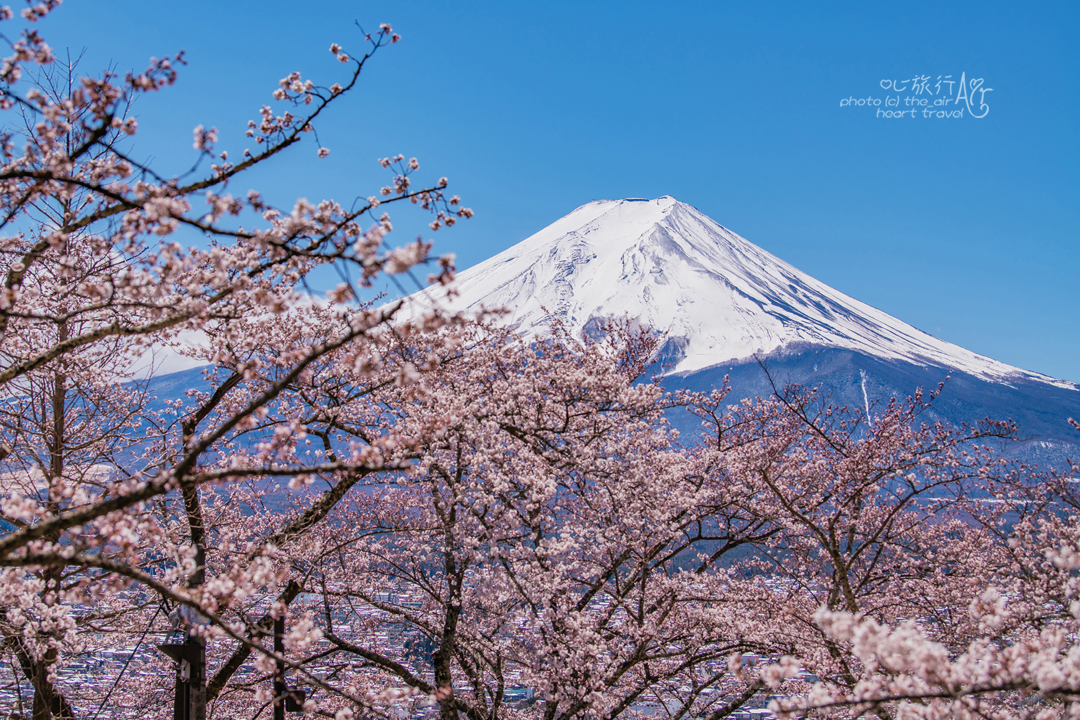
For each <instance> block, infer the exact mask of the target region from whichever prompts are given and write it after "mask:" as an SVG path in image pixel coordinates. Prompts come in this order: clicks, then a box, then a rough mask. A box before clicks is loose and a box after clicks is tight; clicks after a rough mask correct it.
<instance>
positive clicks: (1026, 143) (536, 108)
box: [42, 0, 1080, 381]
mask: <svg viewBox="0 0 1080 720" xmlns="http://www.w3.org/2000/svg"><path fill="white" fill-rule="evenodd" d="M354 21H359V22H360V23H361V24H362V25H364V26H365V27H370V28H374V27H375V26H377V25H378V23H380V22H390V23H392V24H393V25H394V29H395V30H396V31H398V32H400V33H401V35H402V36H403V40H402V42H400V43H399V44H397V45H395V46H392V47H389V48H386V49H385V51H381V52H380V53H379V55H377V56H376V58H375V59H374V61H373V62H372V63H371V65H370V66H369V67H368V68H367V69H366V71H365V77H364V79H363V85H362V88H361V89H360V91H359V92H357V93H356V94H355V96H353V97H352V98H351V99H350V100H349V101H348V104H347V105H346V107H345V108H343V109H339V111H338V113H337V114H335V115H334V116H333V117H331V118H328V120H327V121H325V122H323V123H322V124H321V125H320V126H319V134H320V139H321V141H322V143H323V144H324V145H326V146H327V147H329V148H330V149H331V155H330V157H328V158H326V159H325V160H318V159H316V158H315V157H314V148H313V147H312V148H306V149H301V151H300V153H298V154H293V155H292V156H291V157H289V158H287V159H285V161H284V162H282V163H281V164H279V165H278V166H277V167H276V168H275V170H274V172H272V173H265V174H263V175H262V176H260V177H259V178H258V186H259V187H260V188H261V189H264V190H267V191H268V192H267V194H268V195H269V196H270V197H271V198H273V199H275V200H277V201H280V202H288V201H291V199H293V198H295V197H298V196H304V197H307V198H309V199H313V200H314V199H317V198H322V197H334V198H336V199H340V200H347V199H351V198H352V197H353V196H355V195H363V196H367V195H370V194H372V192H373V189H374V188H376V187H379V186H380V185H382V184H385V177H384V174H385V171H382V170H380V168H379V167H378V166H377V164H376V163H375V159H376V158H377V157H381V156H385V155H391V154H395V153H398V152H400V153H404V154H405V155H406V156H413V155H415V156H417V157H419V158H420V161H421V169H422V171H424V172H425V173H426V175H425V177H430V178H435V177H438V176H440V175H446V176H448V177H449V178H450V180H451V184H452V187H451V189H452V190H453V191H454V192H457V193H459V194H460V195H461V196H462V198H463V199H464V201H465V204H467V205H469V206H470V207H472V208H473V209H474V210H475V211H476V217H475V218H474V219H473V220H471V221H469V222H467V223H463V224H460V225H458V226H457V227H455V228H454V229H452V230H451V231H449V232H439V233H438V234H436V235H435V240H436V248H437V250H438V251H442V252H454V253H456V254H457V256H458V264H459V267H467V266H469V265H472V264H475V263H476V262H479V261H480V260H483V259H484V258H486V257H489V256H490V255H493V254H494V253H496V252H498V251H500V250H502V249H504V248H506V247H509V246H510V245H512V244H514V243H516V242H518V241H520V240H522V239H524V238H525V237H527V236H528V235H531V234H532V233H534V232H536V231H537V230H539V229H541V228H542V227H544V226H545V225H548V224H549V223H551V222H553V221H554V220H556V219H558V218H559V217H561V216H562V215H565V214H566V213H568V212H570V211H571V210H573V209H574V208H575V207H577V206H579V205H582V204H584V203H586V202H589V201H590V200H594V199H599V198H619V197H650V198H651V197H657V196H660V195H674V196H675V197H676V198H678V199H680V200H683V201H685V202H688V203H690V204H692V205H694V206H695V207H697V208H699V209H700V210H702V211H703V212H705V213H706V214H708V215H710V216H711V217H713V218H714V219H715V220H717V221H718V222H720V223H721V224H723V225H725V226H727V227H729V228H731V229H732V230H734V231H735V232H737V233H739V234H740V235H742V236H744V237H745V238H747V239H748V240H750V241H751V242H754V243H756V244H757V245H759V246H761V247H763V248H765V249H766V250H768V251H770V252H772V253H774V254H775V255H778V256H779V257H781V258H783V259H784V260H787V261H788V262H791V263H792V264H794V265H795V266H797V267H799V268H800V269H802V270H804V271H806V272H808V273H810V274H811V275H813V276H815V277H817V278H818V279H820V280H822V281H824V282H826V283H828V284H830V285H832V286H833V287H835V288H837V289H839V290H841V291H843V292H845V293H848V294H849V295H852V296H853V297H856V298H858V299H860V300H862V301H864V302H867V303H869V304H871V305H874V306H876V307H878V308H881V309H882V310H885V311H886V312H889V313H891V314H892V315H895V316H897V317H899V318H900V319H902V320H905V321H907V322H909V323H911V324H913V325H915V326H916V327H919V328H921V329H923V330H925V331H927V332H930V333H932V334H934V335H936V336H938V337H941V338H943V339H945V340H948V341H950V342H954V343H957V344H959V345H962V346H964V347H967V348H969V349H971V350H973V351H975V352H979V353H982V354H984V355H989V356H990V357H993V358H995V359H997V360H1000V361H1002V362H1006V363H1009V364H1012V365H1017V366H1019V367H1022V368H1025V369H1029V370H1035V371H1039V372H1044V373H1047V374H1050V375H1053V376H1056V377H1061V378H1066V379H1070V380H1075V381H1080V310H1078V307H1080V305H1078V297H1077V296H1078V292H1080V132H1078V130H1080V49H1078V47H1080V45H1078V44H1077V43H1076V42H1075V38H1076V37H1078V36H1080V4H1077V3H1073V2H1056V3H1055V2H1043V3H1031V4H1020V3H993V2H968V3H947V2H946V3H937V2H922V3H920V2H906V3H900V2H892V3H862V2H858V3H857V2H850V3H839V2H833V3H830V2H821V3H805V2H788V3H779V2H775V3H767V4H766V3H745V2H743V3H727V2H700V3H679V4H675V5H664V6H661V5H660V4H659V3H639V2H593V3H582V2H558V1H554V0H547V1H545V2H538V3H506V2H461V3H446V2H427V1H426V0H409V1H408V2H330V1H328V2H311V3H307V4H297V3H293V2H289V3H285V2H276V1H275V0H265V1H264V2H261V3H252V2H240V1H235V2H234V1H230V2H222V1H221V0H218V1H217V2H204V1H203V0H186V1H185V2H183V3H168V4H167V3H157V2H145V0H144V1H141V2H136V1H128V2H121V1H120V0H66V2H65V3H64V6H63V7H62V8H61V9H60V10H59V11H58V12H57V13H56V14H55V15H54V16H52V17H50V18H49V19H48V20H47V21H46V23H45V24H44V27H43V28H42V30H43V32H44V33H45V35H46V37H47V38H48V39H49V41H50V43H51V44H52V45H53V46H54V47H56V48H60V49H63V48H70V49H71V50H72V51H73V52H78V51H80V50H81V49H82V48H86V54H85V57H84V59H83V64H82V67H83V69H85V70H87V71H96V70H98V69H99V68H101V67H103V66H105V65H108V64H112V65H114V66H115V67H116V68H117V69H119V70H127V69H130V68H141V67H142V66H144V65H145V62H146V60H147V58H148V57H150V56H151V55H156V56H161V55H164V54H171V53H174V52H175V51H177V50H180V49H185V50H186V51H187V57H188V61H189V65H188V66H187V67H186V68H184V69H183V71H182V74H181V78H180V80H179V82H178V84H177V86H176V87H174V88H172V89H170V90H168V91H166V92H165V93H163V94H161V95H160V96H156V97H153V98H149V99H147V100H146V101H145V102H143V103H142V104H141V105H140V107H138V108H136V114H137V115H138V116H139V119H140V133H139V135H138V138H137V143H138V144H137V150H138V151H139V152H141V153H142V154H144V155H145V156H147V157H153V158H155V159H156V160H157V161H159V162H160V163H161V164H162V165H163V166H164V167H166V168H171V169H174V170H175V171H177V172H179V171H182V170H183V169H185V167H186V164H187V163H189V162H190V160H191V152H192V150H191V129H192V127H193V126H195V125H196V124H200V123H202V124H205V125H207V126H210V125H214V126H217V127H218V128H219V130H220V131H221V135H222V142H221V143H220V145H221V146H222V147H226V148H230V149H233V150H234V151H237V150H241V149H242V148H243V147H244V146H245V145H244V142H243V141H244V138H243V136H242V133H243V129H244V126H245V125H246V122H247V120H248V119H249V118H251V117H254V116H255V115H256V112H257V109H258V107H259V106H260V105H262V104H264V103H266V102H268V100H269V93H270V92H271V91H272V90H273V89H274V87H275V86H276V83H277V80H278V79H279V78H280V77H282V76H283V75H286V74H287V73H288V72H290V71H291V70H294V69H296V70H300V71H301V72H303V73H304V74H305V75H306V76H311V77H313V78H314V79H316V80H317V81H321V82H324V83H325V84H330V83H332V82H334V81H336V80H338V79H340V76H341V74H342V68H341V66H339V65H338V64H337V63H336V62H335V61H334V60H333V58H332V56H331V55H330V54H329V53H328V52H327V48H328V47H329V45H330V43H331V42H339V43H341V44H343V45H344V46H346V47H347V48H349V47H354V48H360V47H361V45H362V39H361V36H360V32H359V30H358V29H357V28H356V26H355V25H354ZM961 73H963V74H965V78H982V79H983V88H992V91H990V92H987V93H986V94H985V95H984V96H983V98H984V99H985V102H986V103H987V105H988V106H989V108H990V110H989V112H988V113H987V114H986V116H985V117H983V118H979V119H976V118H973V117H970V116H965V117H962V118H959V119H957V118H944V119H939V118H923V117H915V118H912V117H910V115H905V116H904V117H903V118H899V119H896V118H877V117H875V114H876V112H875V110H874V109H871V108H867V107H841V100H842V99H843V98H849V97H855V98H866V97H874V98H878V99H881V98H884V97H885V96H887V95H890V94H891V95H894V96H899V97H901V101H903V98H904V97H917V96H916V95H915V94H914V93H913V92H912V90H911V88H910V84H909V85H908V86H905V87H907V89H906V90H905V92H903V93H889V92H886V90H885V89H883V88H882V87H881V82H882V80H898V81H900V80H910V79H912V78H913V77H916V76H918V77H924V76H928V77H929V79H930V85H931V86H932V85H933V84H934V83H935V82H936V80H937V78H938V76H945V75H952V76H953V77H952V80H953V81H954V82H956V81H958V80H959V78H960V75H961ZM953 87H954V88H955V86H953ZM941 93H942V91H941V90H939V93H938V95H936V96H935V95H933V94H932V93H930V92H929V91H927V92H924V93H922V94H921V97H922V98H923V99H927V98H929V99H930V101H931V102H932V101H933V99H934V98H935V97H944V95H942V94H941ZM899 109H900V110H904V109H905V108H904V107H900V108H899ZM342 110H343V111H342ZM246 189H247V188H234V190H235V191H238V192H243V191H244V190H246ZM395 223H396V225H397V226H398V227H399V228H400V229H401V232H400V235H399V236H398V238H397V239H398V240H399V241H401V242H406V241H408V240H410V239H412V237H414V236H415V234H416V233H417V232H420V231H421V230H423V229H425V228H424V227H423V226H422V225H421V224H419V223H410V222H408V221H407V219H406V217H405V216H404V215H396V216H395ZM428 234H430V233H428Z"/></svg>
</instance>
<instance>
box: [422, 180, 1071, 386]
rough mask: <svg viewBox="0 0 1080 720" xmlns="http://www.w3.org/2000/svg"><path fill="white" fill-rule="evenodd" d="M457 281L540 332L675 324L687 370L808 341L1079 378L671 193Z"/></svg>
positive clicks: (504, 255) (602, 204) (1002, 377)
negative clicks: (888, 297)
mask: <svg viewBox="0 0 1080 720" xmlns="http://www.w3.org/2000/svg"><path fill="white" fill-rule="evenodd" d="M456 287H457V289H458V291H459V293H460V294H459V295H458V296H457V297H456V298H454V299H453V300H452V301H450V302H449V303H448V305H449V307H450V308H451V309H453V310H478V309H480V308H481V307H486V308H496V307H504V308H507V309H508V310H510V311H511V312H510V314H509V315H508V316H507V322H509V323H511V324H513V325H514V326H516V327H518V328H519V329H520V330H521V331H522V332H526V333H529V334H534V333H537V332H542V331H543V329H544V328H545V327H546V326H547V324H548V323H549V322H550V320H551V319H552V318H553V317H558V318H560V319H561V320H562V321H563V322H564V323H565V324H566V326H567V327H569V328H570V329H571V330H573V331H574V332H575V333H581V332H582V331H584V330H587V329H588V327H589V325H590V321H593V322H595V321H594V318H596V319H600V318H612V317H622V316H624V315H628V316H629V317H630V318H633V319H636V320H637V321H638V322H640V323H641V324H643V325H646V326H648V327H651V328H653V329H655V330H657V331H661V332H666V333H667V337H668V340H667V343H668V344H667V346H666V352H667V354H668V356H669V357H672V358H673V359H674V360H677V362H676V364H675V367H674V369H673V371H672V372H674V373H679V374H686V373H692V372H696V371H698V370H702V369H704V368H707V367H710V366H713V365H717V364H719V363H723V362H730V361H732V360H740V359H746V358H750V357H753V356H754V355H755V354H763V355H767V354H771V353H774V352H775V351H777V350H781V349H783V348H785V347H788V346H791V345H792V344H793V343H799V344H800V345H802V344H810V345H815V346H825V347H838V348H847V349H851V350H856V351H860V352H863V353H867V354H869V355H873V356H877V357H880V358H883V359H887V360H901V361H906V362H911V363H915V364H917V365H923V366H938V367H944V368H948V369H956V370H960V371H963V372H966V373H969V374H971V375H974V376H977V377H981V378H983V379H986V380H991V381H994V382H1005V383H1008V382H1010V381H1011V380H1019V379H1021V378H1026V379H1029V380H1038V381H1042V382H1046V383H1050V384H1053V385H1056V386H1059V387H1064V388H1069V389H1078V388H1080V386H1077V385H1075V384H1073V383H1069V382H1065V381H1060V380H1055V379H1053V378H1050V377H1047V376H1045V375H1039V374H1037V373H1031V372H1027V371H1024V370H1020V369H1017V368H1014V367H1010V366H1008V365H1005V364H1002V363H999V362H997V361H995V360H992V359H990V358H987V357H983V356H981V355H976V354H975V353H972V352H969V351H968V350H965V349H964V348H961V347H958V346H956V345H953V344H951V343H947V342H944V341H942V340H939V339H937V338H935V337H933V336H931V335H928V334H927V333H924V332H922V331H920V330H917V329H916V328H914V327H912V326H910V325H908V324H907V323H904V322H901V321H900V320H897V319H896V318H894V317H892V316H890V315H888V314H886V313H884V312H881V311H880V310H877V309H875V308H873V307H870V306H869V305H866V304H865V303H861V302H859V301H858V300H855V299H853V298H850V297H848V296H847V295H844V294H843V293H841V292H838V291H836V290H834V289H832V288H830V287H829V286H827V285H825V284H824V283H821V282H819V281H817V280H815V279H814V278H812V277H810V276H809V275H807V274H806V273H803V272H801V271H799V270H797V269H796V268H794V267H792V266H791V265H789V264H788V263H786V262H784V261H783V260H780V259H779V258H777V257H775V256H773V255H771V254H769V253H767V252H765V251H764V250H762V249H761V248H759V247H757V246H755V245H753V244H752V243H750V242H748V241H746V240H744V239H743V238H741V237H739V236H738V235H736V234H735V233H733V232H731V231H730V230H728V229H727V228H725V227H723V226H721V225H719V224H718V223H716V222H715V221H713V220H712V219H711V218H709V217H707V216H705V215H704V214H702V213H701V212H699V211H698V210H696V209H695V208H693V207H691V206H689V205H687V204H685V203H681V202H679V201H677V200H676V199H675V198H672V197H667V196H666V197H662V198H657V199H656V200H600V201H596V202H591V203H589V204H587V205H582V206H581V207H579V208H578V209H576V210H574V211H573V212H572V213H570V214H569V215H567V216H566V217H564V218H562V219H560V220H558V221H556V222H555V223H553V224H552V225H549V226H548V227H546V228H544V229H543V230H541V231H540V232H538V233H536V234H535V235H533V236H532V237H530V238H528V239H526V240H524V241H522V242H520V243H518V244H517V245H515V246H513V247H511V248H510V249H508V250H506V251H504V252H501V253H499V254H498V255H496V256H495V257H493V258H490V259H489V260H485V261H484V262H482V263H480V264H478V265H476V266H474V267H471V268H469V269H467V270H464V271H462V272H461V273H460V274H459V275H458V280H457V282H456ZM429 292H430V291H429ZM425 294H426V293H425ZM418 295H419V294H418ZM428 297H430V295H429V296H428ZM414 298H416V299H417V300H419V298H418V297H416V296H414ZM443 302H444V304H446V303H445V301H443Z"/></svg>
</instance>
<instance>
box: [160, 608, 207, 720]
mask: <svg viewBox="0 0 1080 720" xmlns="http://www.w3.org/2000/svg"><path fill="white" fill-rule="evenodd" d="M178 610H179V612H177V611H174V613H176V618H175V620H176V622H178V623H179V622H180V621H181V619H182V618H186V617H187V616H188V615H192V616H194V613H191V612H190V611H189V612H184V610H187V608H186V607H183V606H182V607H181V608H178ZM195 619H196V618H195V617H192V618H191V620H195ZM158 650H160V651H161V652H163V653H165V654H166V655H168V656H169V657H171V658H172V659H173V660H175V661H176V691H175V693H174V694H173V720H206V641H205V640H204V639H203V638H202V637H200V636H199V635H197V634H196V633H195V630H194V628H193V627H192V626H191V623H189V624H188V629H187V630H186V632H185V637H184V641H183V642H179V643H166V644H164V645H158Z"/></svg>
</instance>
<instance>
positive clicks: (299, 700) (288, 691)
mask: <svg viewBox="0 0 1080 720" xmlns="http://www.w3.org/2000/svg"><path fill="white" fill-rule="evenodd" d="M274 654H276V655H277V656H278V657H279V658H280V657H284V656H285V616H284V615H282V616H281V617H279V618H277V619H275V620H274ZM276 663H277V669H276V671H275V672H274V720H285V713H286V712H291V713H299V712H304V700H305V699H306V698H307V693H306V692H305V691H303V690H299V689H297V688H290V687H289V686H288V684H287V683H286V682H285V663H284V662H282V661H281V660H277V661H276Z"/></svg>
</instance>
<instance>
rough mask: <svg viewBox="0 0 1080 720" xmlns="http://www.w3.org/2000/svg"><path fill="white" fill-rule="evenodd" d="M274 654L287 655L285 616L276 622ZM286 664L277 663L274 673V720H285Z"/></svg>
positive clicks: (278, 618) (279, 661)
mask: <svg viewBox="0 0 1080 720" xmlns="http://www.w3.org/2000/svg"><path fill="white" fill-rule="evenodd" d="M274 653H276V654H277V656H278V657H279V658H280V657H282V656H283V655H284V653H285V616H284V614H282V615H281V616H279V617H277V618H276V619H275V620H274ZM285 690H286V687H285V663H283V662H281V660H278V661H277V672H275V673H274V720H285Z"/></svg>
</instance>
